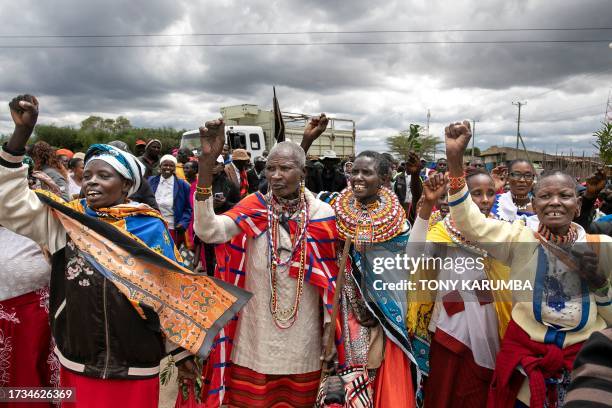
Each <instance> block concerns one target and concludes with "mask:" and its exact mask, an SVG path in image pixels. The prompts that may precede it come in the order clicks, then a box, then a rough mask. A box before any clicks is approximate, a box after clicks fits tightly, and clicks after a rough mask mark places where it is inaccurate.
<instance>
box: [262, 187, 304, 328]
mask: <svg viewBox="0 0 612 408" xmlns="http://www.w3.org/2000/svg"><path fill="white" fill-rule="evenodd" d="M266 202H267V207H268V228H267V230H266V236H267V238H268V248H269V253H270V258H269V270H270V292H271V293H270V313H271V314H272V320H273V321H274V324H275V325H276V326H277V327H278V328H280V329H288V328H289V327H291V326H293V324H294V323H295V321H296V320H297V316H298V309H299V305H300V299H301V297H302V292H303V290H304V269H305V267H304V265H305V263H306V226H307V225H308V221H309V207H308V202H307V201H306V196H305V193H304V185H303V184H302V186H301V188H300V196H299V198H298V199H296V200H283V199H280V198H277V197H276V196H274V195H273V194H272V193H271V192H269V193H268V194H267V195H266ZM296 212H299V215H298V221H297V224H298V226H297V230H296V234H295V238H294V239H291V234H289V235H290V240H291V252H290V255H289V257H288V258H287V259H286V260H285V261H282V260H281V258H280V248H279V245H280V228H281V222H286V221H288V220H289V219H290V218H291V216H292V215H293V214H295V213H296ZM298 251H299V254H300V258H299V267H298V276H297V285H296V289H295V300H294V302H293V306H292V307H290V308H289V309H280V310H279V307H278V288H277V283H278V275H277V272H278V267H279V266H281V267H284V266H287V267H288V268H290V267H291V263H292V261H293V258H294V256H295V254H296V253H297V252H298Z"/></svg>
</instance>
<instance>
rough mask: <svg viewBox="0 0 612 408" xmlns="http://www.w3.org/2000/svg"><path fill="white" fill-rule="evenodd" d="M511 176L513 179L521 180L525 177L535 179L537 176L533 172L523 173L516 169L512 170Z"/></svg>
mask: <svg viewBox="0 0 612 408" xmlns="http://www.w3.org/2000/svg"><path fill="white" fill-rule="evenodd" d="M509 176H510V178H511V179H512V180H520V179H525V181H533V179H534V177H535V176H534V175H533V174H531V173H524V174H523V173H519V172H516V171H512V172H510V174H509Z"/></svg>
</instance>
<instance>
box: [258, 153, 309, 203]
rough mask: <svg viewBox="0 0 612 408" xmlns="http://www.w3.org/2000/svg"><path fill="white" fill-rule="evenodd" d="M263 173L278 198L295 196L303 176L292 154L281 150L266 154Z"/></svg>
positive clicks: (302, 171) (302, 170)
mask: <svg viewBox="0 0 612 408" xmlns="http://www.w3.org/2000/svg"><path fill="white" fill-rule="evenodd" d="M265 174H266V179H267V180H268V185H269V186H270V189H271V190H272V193H273V194H274V195H275V196H277V197H280V198H296V197H297V196H298V194H299V188H300V182H301V181H302V180H303V179H304V176H305V173H304V169H303V168H301V167H300V166H299V165H298V163H297V160H296V158H295V157H294V155H293V154H291V152H287V151H282V150H281V151H275V152H272V153H271V154H270V155H269V156H268V161H267V162H266V168H265Z"/></svg>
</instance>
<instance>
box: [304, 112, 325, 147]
mask: <svg viewBox="0 0 612 408" xmlns="http://www.w3.org/2000/svg"><path fill="white" fill-rule="evenodd" d="M328 122H329V119H327V116H325V114H324V113H322V114H321V115H320V116H319V117H318V118H316V117H315V118H312V119H310V121H309V122H308V124H307V125H306V127H305V128H304V139H308V140H311V141H314V140H316V139H317V138H318V137H319V136H321V134H322V133H323V132H325V129H327V123H328Z"/></svg>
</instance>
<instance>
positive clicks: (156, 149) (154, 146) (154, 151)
mask: <svg viewBox="0 0 612 408" xmlns="http://www.w3.org/2000/svg"><path fill="white" fill-rule="evenodd" d="M160 152H161V145H160V144H159V143H157V142H153V143H151V144H150V145H149V147H147V148H146V150H145V153H146V154H147V156H149V157H151V158H152V159H157V158H158V157H159V153H160Z"/></svg>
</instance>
